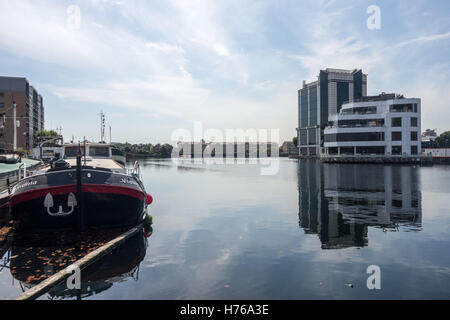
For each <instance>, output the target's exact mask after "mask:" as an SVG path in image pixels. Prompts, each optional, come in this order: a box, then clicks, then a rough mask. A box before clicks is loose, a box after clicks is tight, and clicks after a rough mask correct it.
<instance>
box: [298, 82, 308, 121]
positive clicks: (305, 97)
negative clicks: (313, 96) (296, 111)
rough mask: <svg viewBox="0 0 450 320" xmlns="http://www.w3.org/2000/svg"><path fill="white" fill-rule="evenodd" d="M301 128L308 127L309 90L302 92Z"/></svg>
mask: <svg viewBox="0 0 450 320" xmlns="http://www.w3.org/2000/svg"><path fill="white" fill-rule="evenodd" d="M299 99H300V127H301V128H305V127H307V126H308V89H307V88H305V89H302V90H300V97H299Z"/></svg>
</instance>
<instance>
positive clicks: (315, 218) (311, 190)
mask: <svg viewBox="0 0 450 320" xmlns="http://www.w3.org/2000/svg"><path fill="white" fill-rule="evenodd" d="M298 192H299V221H300V222H299V223H300V227H301V228H302V229H303V230H304V231H305V232H306V233H312V234H318V235H319V238H320V241H321V244H322V249H339V248H347V247H364V246H367V245H368V242H369V240H368V236H367V230H368V227H369V226H370V227H378V228H383V230H384V231H397V230H399V229H400V228H401V229H402V230H406V231H420V230H421V228H422V226H421V222H422V207H421V205H422V199H421V192H420V190H419V172H418V168H416V167H411V166H383V165H368V164H364V165H363V164H323V163H320V162H319V161H316V160H301V161H299V162H298Z"/></svg>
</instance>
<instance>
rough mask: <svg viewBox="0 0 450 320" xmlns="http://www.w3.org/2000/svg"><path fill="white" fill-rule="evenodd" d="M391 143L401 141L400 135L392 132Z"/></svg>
mask: <svg viewBox="0 0 450 320" xmlns="http://www.w3.org/2000/svg"><path fill="white" fill-rule="evenodd" d="M392 141H402V133H401V132H392Z"/></svg>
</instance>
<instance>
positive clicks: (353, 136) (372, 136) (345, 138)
mask: <svg viewBox="0 0 450 320" xmlns="http://www.w3.org/2000/svg"><path fill="white" fill-rule="evenodd" d="M349 141H384V132H355V133H338V134H336V133H332V134H326V135H325V142H349Z"/></svg>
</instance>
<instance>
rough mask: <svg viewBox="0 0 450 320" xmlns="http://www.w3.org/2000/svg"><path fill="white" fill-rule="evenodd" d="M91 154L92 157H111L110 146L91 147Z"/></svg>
mask: <svg viewBox="0 0 450 320" xmlns="http://www.w3.org/2000/svg"><path fill="white" fill-rule="evenodd" d="M89 155H90V156H91V157H109V148H108V147H90V148H89Z"/></svg>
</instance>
